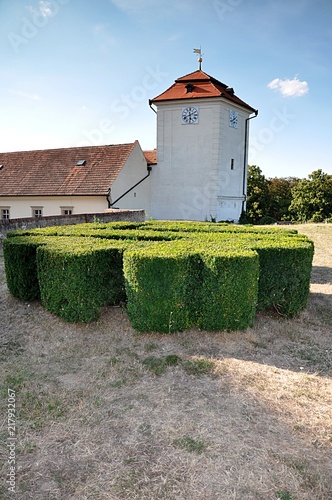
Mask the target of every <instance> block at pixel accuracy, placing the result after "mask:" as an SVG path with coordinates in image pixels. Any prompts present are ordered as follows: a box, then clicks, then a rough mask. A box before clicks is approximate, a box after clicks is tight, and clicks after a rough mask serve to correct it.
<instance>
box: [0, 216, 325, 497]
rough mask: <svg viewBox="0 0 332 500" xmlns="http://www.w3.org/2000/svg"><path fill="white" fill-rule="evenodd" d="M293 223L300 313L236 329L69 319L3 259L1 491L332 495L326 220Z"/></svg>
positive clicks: (120, 314)
mask: <svg viewBox="0 0 332 500" xmlns="http://www.w3.org/2000/svg"><path fill="white" fill-rule="evenodd" d="M297 229H298V231H299V232H302V233H304V234H307V235H308V236H309V237H311V238H312V239H313V240H314V241H315V247H316V252H315V258H314V267H313V272H312V284H311V293H310V298H309V303H308V308H307V310H306V311H304V312H303V313H302V314H301V315H300V316H299V317H297V318H295V319H292V320H285V319H284V318H282V317H278V316H276V315H275V314H271V315H270V314H261V315H258V316H257V318H256V324H255V327H254V328H251V329H248V330H246V331H244V332H233V333H225V332H213V333H212V332H210V333H209V332H204V331H198V330H190V331H188V332H184V333H179V334H174V335H160V334H144V335H142V334H137V333H136V332H135V331H134V330H133V328H132V327H131V325H130V322H129V320H128V318H127V315H126V312H125V310H122V309H121V308H105V310H104V311H103V314H102V317H101V318H100V320H99V321H98V322H96V323H93V324H88V325H82V324H80V325H73V324H67V323H64V322H63V321H62V320H60V319H58V318H57V317H54V316H52V315H51V314H49V313H48V312H46V311H44V310H43V308H42V307H41V306H40V305H39V304H38V303H31V304H29V303H21V302H19V301H17V300H15V299H14V298H12V297H11V296H10V295H9V294H8V292H7V288H6V283H5V277H4V269H3V259H2V257H0V346H1V368H0V378H1V387H2V391H1V395H2V399H1V415H2V417H1V425H2V429H1V444H2V445H3V454H2V458H3V459H4V462H3V465H2V473H1V477H2V479H1V482H0V485H1V486H0V498H14V497H15V498H18V499H34V500H38V499H41V500H45V499H66V500H67V499H68V500H71V499H75V500H76V499H82V500H83V499H93V500H99V499H120V500H121V499H140V500H141V499H149V500H152V499H153V500H154V499H165V500H166V499H190V500H192V499H195V500H217V499H218V500H219V499H220V500H224V499H225V500H230V499H237V500H242V499H243V500H259V499H261V500H270V499H271V500H272V499H277V498H280V499H283V500H329V499H332V453H331V447H332V380H331V374H332V348H331V345H332V342H331V341H332V225H325V224H322V225H318V224H316V225H314V224H312V225H311V224H307V225H301V226H298V227H297ZM156 306H157V304H156ZM8 388H9V389H12V390H14V391H15V396H16V412H17V413H16V416H17V425H16V438H17V440H16V441H15V446H16V448H15V454H16V455H15V456H16V467H17V470H16V495H14V494H11V493H10V492H8V490H7V488H8V483H6V476H7V474H8V472H9V464H8V462H7V458H8V455H9V448H8V447H7V444H8V443H9V442H10V441H9V440H8V437H9V436H8V428H7V390H8Z"/></svg>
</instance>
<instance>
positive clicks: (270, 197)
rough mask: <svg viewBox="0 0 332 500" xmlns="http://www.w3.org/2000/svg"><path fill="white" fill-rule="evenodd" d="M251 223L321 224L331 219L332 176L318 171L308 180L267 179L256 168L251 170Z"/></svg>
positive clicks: (248, 219) (248, 210)
mask: <svg viewBox="0 0 332 500" xmlns="http://www.w3.org/2000/svg"><path fill="white" fill-rule="evenodd" d="M246 218H247V221H248V222H251V223H254V224H257V223H263V221H270V222H269V223H271V222H272V221H273V220H275V221H278V220H294V221H298V222H306V221H311V222H322V221H324V220H326V219H330V218H332V175H329V174H326V173H324V172H323V171H322V170H315V171H314V172H312V173H311V174H310V175H309V176H308V179H298V178H296V177H286V178H284V177H281V178H278V177H274V178H270V179H266V177H265V176H264V175H263V173H262V170H261V169H260V167H258V166H257V165H249V167H248V187H247V210H246Z"/></svg>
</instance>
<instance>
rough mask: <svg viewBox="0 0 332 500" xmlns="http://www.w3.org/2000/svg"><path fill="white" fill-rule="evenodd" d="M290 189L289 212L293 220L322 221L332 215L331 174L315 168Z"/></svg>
mask: <svg viewBox="0 0 332 500" xmlns="http://www.w3.org/2000/svg"><path fill="white" fill-rule="evenodd" d="M308 177H309V178H308V179H302V180H301V181H299V182H298V184H297V185H296V186H294V187H293V189H292V203H291V205H290V207H289V212H290V214H291V217H292V219H293V220H296V221H300V222H306V221H311V222H323V221H324V220H325V219H328V218H331V217H332V176H331V175H328V174H325V173H324V172H323V171H322V170H321V169H319V170H315V171H314V172H312V174H310V175H309V176H308Z"/></svg>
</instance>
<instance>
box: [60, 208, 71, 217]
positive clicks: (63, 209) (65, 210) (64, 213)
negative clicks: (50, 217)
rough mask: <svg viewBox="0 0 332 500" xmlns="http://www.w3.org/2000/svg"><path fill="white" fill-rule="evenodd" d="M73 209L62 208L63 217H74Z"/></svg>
mask: <svg viewBox="0 0 332 500" xmlns="http://www.w3.org/2000/svg"><path fill="white" fill-rule="evenodd" d="M72 213H73V207H61V215H72Z"/></svg>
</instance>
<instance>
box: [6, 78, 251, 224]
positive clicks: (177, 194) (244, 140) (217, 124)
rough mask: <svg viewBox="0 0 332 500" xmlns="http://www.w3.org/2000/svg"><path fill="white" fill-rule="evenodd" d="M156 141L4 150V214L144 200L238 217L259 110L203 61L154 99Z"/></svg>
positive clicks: (201, 214)
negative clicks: (150, 146) (152, 144)
mask: <svg viewBox="0 0 332 500" xmlns="http://www.w3.org/2000/svg"><path fill="white" fill-rule="evenodd" d="M150 106H151V107H152V109H153V110H154V111H155V112H156V117H157V150H154V151H146V152H143V151H142V149H141V147H140V145H139V143H138V141H135V142H134V143H129V144H118V145H110V146H87V147H78V148H63V149H53V150H40V151H23V152H13V153H0V218H1V219H17V218H22V217H41V216H55V215H72V214H78V213H96V212H103V211H104V210H105V209H109V208H120V209H144V210H145V212H146V213H147V214H148V216H151V217H153V218H155V219H175V220H177V219H178V220H201V221H204V220H216V221H220V220H225V221H227V220H228V221H235V222H236V221H238V220H239V218H240V215H241V213H242V211H243V210H244V209H245V200H246V190H247V163H248V137H249V121H250V119H251V118H254V117H255V116H257V113H258V112H257V110H255V109H254V108H252V107H251V106H249V105H248V104H246V103H245V102H244V101H242V100H241V99H240V98H239V97H237V96H236V94H235V92H234V89H233V88H230V87H228V86H227V85H225V84H223V83H222V82H220V81H219V80H216V79H215V78H213V77H211V76H209V75H208V74H206V73H204V72H203V71H201V69H199V70H198V71H195V72H193V73H190V74H188V75H186V76H183V77H181V78H178V79H177V80H175V82H174V84H173V85H172V86H171V87H169V88H168V89H167V90H165V92H163V93H162V94H160V95H158V96H156V97H155V98H153V99H151V100H150Z"/></svg>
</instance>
